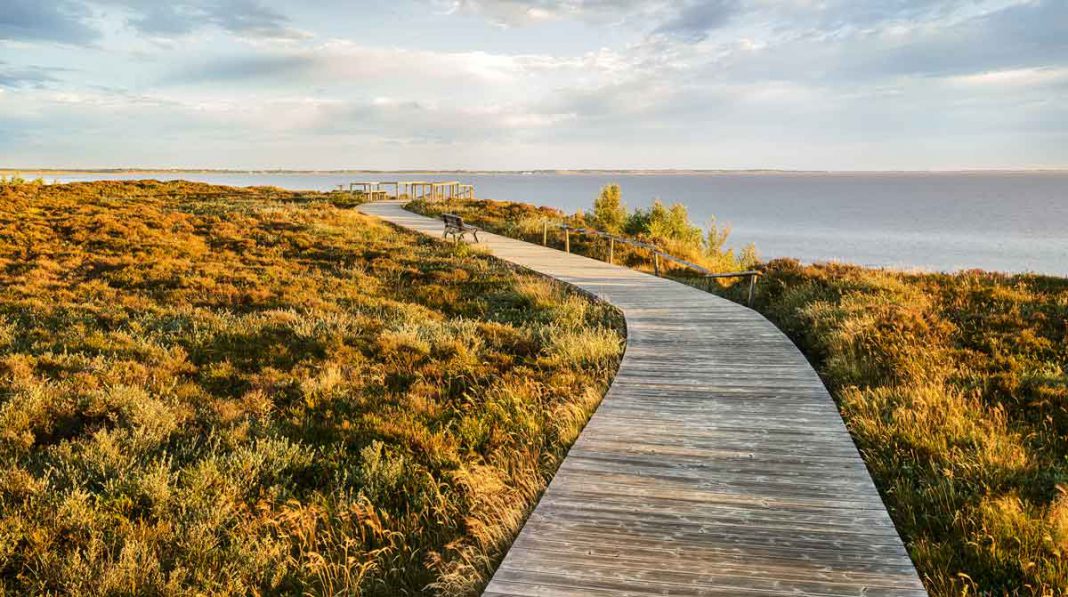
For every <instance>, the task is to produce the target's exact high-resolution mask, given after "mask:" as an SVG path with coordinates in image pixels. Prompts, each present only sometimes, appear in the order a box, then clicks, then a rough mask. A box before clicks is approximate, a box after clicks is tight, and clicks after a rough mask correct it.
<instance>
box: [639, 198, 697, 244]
mask: <svg viewBox="0 0 1068 597" xmlns="http://www.w3.org/2000/svg"><path fill="white" fill-rule="evenodd" d="M649 235H650V236H652V237H653V238H659V239H663V240H673V241H676V242H678V243H680V244H681V245H682V246H684V247H686V248H688V249H697V248H700V246H701V229H700V228H698V227H697V226H694V225H693V224H691V223H690V214H689V213H687V211H686V206H685V205H683V204H681V203H672V204H671V207H665V206H664V204H663V203H662V202H661V201H660V200H659V199H657V200H655V201H653V206H652V207H651V208H650V209H649Z"/></svg>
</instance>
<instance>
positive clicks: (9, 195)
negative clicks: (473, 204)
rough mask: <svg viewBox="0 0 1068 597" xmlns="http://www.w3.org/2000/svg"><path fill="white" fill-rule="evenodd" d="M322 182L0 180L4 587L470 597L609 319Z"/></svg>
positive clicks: (522, 501)
mask: <svg viewBox="0 0 1068 597" xmlns="http://www.w3.org/2000/svg"><path fill="white" fill-rule="evenodd" d="M220 193H222V194H220ZM337 197H338V196H336V195H316V194H294V193H287V192H282V191H279V190H277V189H274V190H272V189H257V190H235V189H225V188H220V187H212V186H208V185H200V184H190V183H153V182H111V183H85V184H69V185H57V186H40V185H33V184H20V185H6V186H0V285H2V292H0V586H2V589H3V592H7V593H11V594H40V593H49V592H53V593H68V594H86V595H92V594H131V595H132V594H139V595H145V594H267V593H288V594H292V593H309V594H323V593H344V594H368V595H398V594H413V593H419V592H424V591H434V592H438V593H442V594H473V593H475V592H477V590H478V588H479V587H481V585H482V584H483V582H484V581H485V579H486V577H487V575H488V574H489V573H490V572H491V571H492V569H493V567H494V565H495V563H496V561H497V560H498V559H499V557H500V555H501V550H502V548H503V546H506V545H507V544H508V542H509V541H510V540H511V538H512V537H513V536H514V534H515V533H516V532H517V530H518V526H519V524H520V523H521V521H522V519H523V517H524V515H525V513H526V512H527V510H528V509H529V507H530V506H531V504H532V502H533V500H534V499H535V498H536V496H537V495H538V493H539V491H540V490H541V489H542V488H543V487H544V486H545V483H546V481H547V479H548V478H549V477H550V476H551V474H552V473H553V471H554V470H555V468H556V467H557V465H558V462H559V460H560V458H561V455H562V454H563V453H564V451H565V450H566V447H567V446H569V445H570V444H571V442H572V441H573V440H574V439H575V437H576V435H577V433H578V431H579V430H580V428H581V427H582V425H583V424H584V423H585V421H586V420H587V418H588V416H589V415H590V413H591V411H592V409H593V408H594V406H595V405H596V404H597V403H598V401H599V400H600V399H601V396H602V395H603V392H604V390H605V389H606V387H607V384H608V383H609V380H610V378H611V375H612V374H613V372H614V370H615V367H616V366H617V363H618V359H619V356H620V354H621V351H622V334H621V322H620V319H619V317H618V314H617V313H616V312H615V311H614V310H613V309H611V308H610V307H608V306H605V305H599V304H595V303H591V302H590V301H589V300H587V299H586V298H584V297H581V296H578V295H575V294H572V293H569V292H568V291H566V290H565V289H564V288H562V287H560V286H559V285H556V284H554V283H551V282H548V281H546V280H544V279H541V278H538V277H535V276H532V275H527V274H522V273H517V272H516V271H513V270H511V269H508V268H506V267H505V266H503V265H502V264H501V263H499V262H496V261H494V260H491V259H488V258H486V257H484V256H482V255H480V254H478V253H476V252H473V251H472V250H471V249H469V248H468V247H465V246H462V245H461V246H458V247H452V246H447V245H443V244H441V243H437V242H434V241H431V240H428V239H424V238H421V237H416V236H413V235H411V234H406V233H401V232H399V231H396V230H393V229H391V228H388V227H386V226H384V225H382V224H380V223H377V222H375V221H373V220H371V219H369V218H366V217H363V216H360V215H359V214H356V213H354V212H353V211H352V210H350V209H345V208H346V207H349V206H348V205H345V204H344V203H340V202H337V201H335V199H336V198H337Z"/></svg>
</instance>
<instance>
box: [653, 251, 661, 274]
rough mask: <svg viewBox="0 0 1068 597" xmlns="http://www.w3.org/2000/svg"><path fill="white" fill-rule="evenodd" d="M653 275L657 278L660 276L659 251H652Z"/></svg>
mask: <svg viewBox="0 0 1068 597" xmlns="http://www.w3.org/2000/svg"><path fill="white" fill-rule="evenodd" d="M653 273H655V274H656V275H657V276H659V275H660V252H659V251H654V252H653Z"/></svg>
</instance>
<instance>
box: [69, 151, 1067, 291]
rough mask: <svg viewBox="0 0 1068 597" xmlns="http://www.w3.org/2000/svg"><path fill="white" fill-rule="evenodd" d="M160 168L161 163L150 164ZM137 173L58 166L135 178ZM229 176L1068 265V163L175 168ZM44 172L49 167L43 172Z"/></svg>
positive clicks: (902, 252) (819, 252) (913, 259)
mask: <svg viewBox="0 0 1068 597" xmlns="http://www.w3.org/2000/svg"><path fill="white" fill-rule="evenodd" d="M156 176H159V175H156ZM144 177H146V175H116V176H101V175H91V176H88V177H87V176H85V175H81V176H76V175H72V176H60V177H58V179H59V180H61V181H64V182H65V181H69V180H85V179H86V178H144ZM168 177H171V178H177V177H180V178H185V179H188V180H199V181H204V182H213V183H221V184H230V185H252V184H257V185H276V186H280V187H284V188H289V189H330V188H332V187H334V186H335V185H337V184H339V183H348V182H350V181H353V180H398V179H399V180H433V179H441V180H451V179H456V178H459V179H461V180H462V181H464V182H470V183H473V184H474V185H475V191H476V193H477V195H478V196H479V197H480V198H483V197H485V198H493V199H505V200H512V201H524V202H528V203H535V204H540V205H550V206H553V207H558V208H561V209H564V210H566V211H568V212H573V211H575V210H577V209H584V208H588V207H589V206H590V205H591V204H592V202H593V198H594V197H595V196H596V195H597V192H598V190H599V189H600V187H601V186H602V185H604V184H608V183H612V182H615V183H618V184H619V185H620V186H621V187H622V190H623V198H624V200H625V201H626V203H627V204H628V205H629V206H630V207H644V206H647V205H649V204H650V203H652V200H653V199H654V198H656V197H660V198H661V199H663V200H664V201H665V202H672V201H678V202H681V203H684V204H686V205H687V206H688V207H689V208H690V214H691V218H692V219H693V220H694V221H695V222H699V223H705V222H707V221H708V219H709V218H711V217H712V216H713V215H714V216H715V217H716V218H717V219H718V220H719V222H721V223H724V222H726V223H729V224H731V226H732V228H733V230H734V232H733V234H732V236H731V241H730V243H729V244H731V245H734V246H741V245H744V244H746V243H750V242H752V243H755V244H756V246H757V249H758V250H759V251H760V254H761V255H762V256H764V257H778V256H789V257H796V258H798V259H801V260H803V261H827V260H841V261H849V262H854V263H860V264H864V265H871V266H889V267H898V268H910V269H911V268H920V269H934V270H956V269H962V268H982V269H989V270H1000V271H1011V272H1020V271H1034V272H1041V273H1048V274H1056V275H1061V276H1068V173H1066V172H1060V173H1052V172H1051V173H1000V172H999V173H964V174H962V173H953V174H747V173H732V174H702V175H682V174H679V175H668V174H655V175H640V174H628V175H620V174H531V175H522V174H468V175H459V176H458V175H455V174H445V175H438V176H433V175H421V174H417V175H412V174H372V175H359V174H341V175H336V174H333V175H328V174H322V175H320V174H194V173H189V174H182V175H168ZM50 178H51V177H50Z"/></svg>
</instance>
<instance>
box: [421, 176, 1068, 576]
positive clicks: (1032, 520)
mask: <svg viewBox="0 0 1068 597" xmlns="http://www.w3.org/2000/svg"><path fill="white" fill-rule="evenodd" d="M618 204H619V198H618V192H617V191H613V190H607V191H606V192H604V193H602V195H601V197H599V198H598V199H597V202H596V208H595V210H594V211H593V212H592V213H591V214H578V215H575V216H571V217H565V216H564V215H563V214H561V213H560V212H558V211H555V210H550V209H547V208H536V207H532V206H528V205H522V204H515V203H506V202H491V201H478V202H462V203H451V204H422V203H421V202H416V203H415V204H414V206H413V207H414V208H416V209H418V210H421V211H423V212H425V213H436V212H438V211H446V210H448V211H457V212H459V213H461V214H463V215H464V217H465V218H469V219H471V220H472V221H474V222H477V223H479V224H480V225H482V226H485V227H486V228H488V229H490V230H493V231H496V232H499V233H502V234H506V235H509V236H515V237H519V238H524V239H527V240H532V241H535V242H540V241H541V233H542V230H541V222H542V221H543V220H545V219H549V220H550V221H568V222H571V223H572V224H573V225H596V226H597V227H598V228H600V229H602V230H611V231H614V232H615V231H619V232H622V233H624V234H626V233H632V234H637V235H639V236H640V235H642V234H646V235H649V234H651V233H654V232H653V231H655V230H659V229H661V228H659V227H653V226H647V227H637V226H635V224H634V222H633V220H635V219H639V220H641V219H644V218H647V217H648V216H647V215H644V216H636V215H635V213H637V214H651V213H659V214H661V215H658V216H656V218H659V219H660V220H661V221H669V222H671V221H673V222H675V225H674V228H675V229H676V230H679V229H681V230H686V229H687V228H690V229H692V228H694V227H693V226H692V225H690V224H689V223H688V222H685V223H683V222H684V218H683V216H682V214H684V211H682V210H678V208H672V209H669V210H667V211H668V212H669V213H672V212H675V217H674V218H664V217H663V213H662V212H661V211H660V208H657V207H655V206H654V208H653V209H652V210H649V211H645V212H635V213H628V212H626V211H625V210H620V209H619V208H618V207H617V205H618ZM688 234H689V235H690V236H689V237H688V238H689V239H690V240H689V241H688V243H689V244H690V246H691V247H692V246H694V244H693V242H694V238H696V235H694V234H693V233H688ZM668 236H669V237H671V235H670V234H669V235H668ZM676 236H677V235H676ZM722 237H723V235H722V234H719V235H718V236H714V238H716V239H720V238H722ZM703 246H704V248H705V251H706V254H707V253H709V250H708V249H709V248H710V247H715V246H717V243H715V242H710V239H709V237H708V236H706V239H705V243H704V245H703ZM719 246H721V245H719ZM572 250H574V251H578V252H584V253H586V254H588V255H590V256H594V257H599V258H603V257H604V252H603V249H602V248H601V247H599V246H596V245H593V244H590V243H586V242H579V243H572ZM712 253H714V251H712ZM750 254H751V252H750ZM646 259H647V258H646ZM631 263H632V264H643V263H645V260H643V259H641V258H640V256H634V258H633V259H632V261H631ZM724 265H727V266H730V265H731V264H730V263H727V264H724ZM741 265H742V264H741V263H737V264H735V266H736V267H738V266H741ZM759 269H761V270H763V273H764V276H763V278H762V280H761V281H760V283H759V284H758V286H757V294H756V302H755V304H754V308H756V309H758V310H759V311H761V312H762V313H764V314H765V315H766V316H768V317H769V318H770V319H771V320H772V321H774V322H775V323H776V324H777V325H778V326H779V327H780V328H781V329H783V330H784V331H785V332H786V333H788V334H789V335H790V336H791V337H792V338H793V339H794V340H795V342H797V344H798V345H799V346H800V347H801V348H802V350H803V351H804V352H805V353H806V355H807V356H808V358H809V360H810V361H811V362H812V363H813V365H814V366H815V367H816V369H817V370H818V371H819V372H820V374H821V375H822V376H823V378H824V380H825V381H826V383H827V385H828V387H829V388H830V389H831V390H832V393H833V395H834V397H835V399H836V401H837V402H838V405H839V408H840V410H841V412H842V415H843V417H844V418H845V420H846V422H847V424H848V426H849V428H850V431H851V432H852V434H853V437H854V439H855V441H856V442H857V445H858V446H859V447H860V449H861V452H862V454H863V455H864V458H865V461H866V462H867V465H868V467H869V469H870V470H871V472H872V474H873V476H874V478H875V481H876V484H877V485H878V487H879V489H880V491H881V493H882V496H883V499H884V501H885V502H886V504H887V506H888V508H889V510H890V513H891V515H892V516H893V518H894V521H895V523H896V525H897V528H898V530H899V531H900V533H901V535H902V537H903V538H904V539H905V541H906V543H907V544H908V547H909V551H910V553H911V555H912V558H913V560H914V561H915V563H916V565H917V568H918V569H919V571H920V574H921V576H922V577H923V579H924V582H925V584H926V586H927V587H928V589H929V590H930V591H931V593H932V594H933V595H945V596H950V595H970V594H989V595H1001V594H1020V595H1053V594H1062V593H1065V592H1068V280H1066V279H1063V278H1054V277H1048V276H1036V275H1014V276H1013V275H1003V274H995V273H986V272H979V271H969V272H961V273H956V274H939V273H927V274H921V273H901V272H892V271H883V270H875V269H867V268H861V267H856V266H851V265H842V264H822V265H811V266H804V265H801V264H799V263H797V262H796V261H790V260H776V261H771V262H769V263H766V264H762V265H761V266H760V267H759ZM725 271H730V270H729V269H727V270H725ZM670 273H671V272H669V274H670ZM721 292H723V293H725V294H726V295H727V296H729V297H731V298H734V299H736V300H739V301H742V300H744V296H745V289H744V288H741V287H735V288H728V289H722V290H721Z"/></svg>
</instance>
